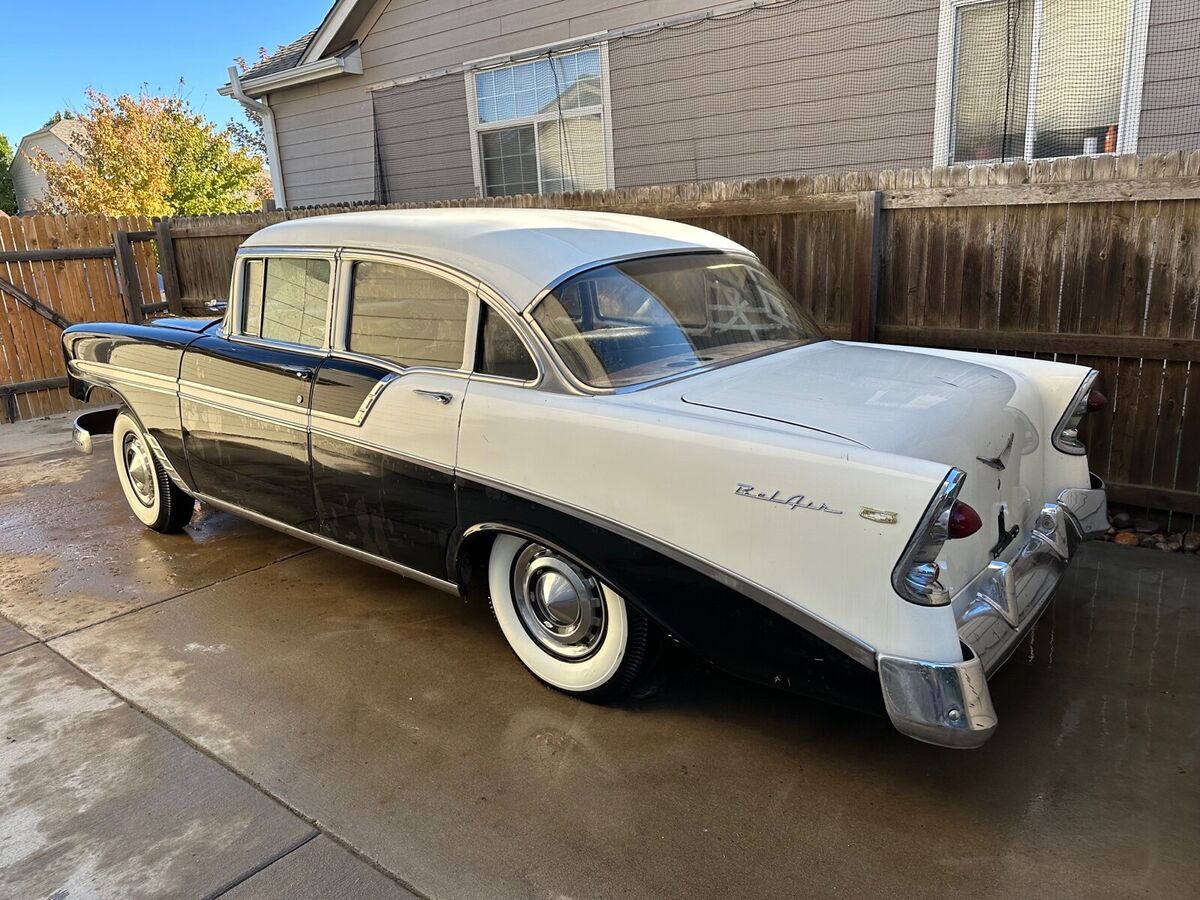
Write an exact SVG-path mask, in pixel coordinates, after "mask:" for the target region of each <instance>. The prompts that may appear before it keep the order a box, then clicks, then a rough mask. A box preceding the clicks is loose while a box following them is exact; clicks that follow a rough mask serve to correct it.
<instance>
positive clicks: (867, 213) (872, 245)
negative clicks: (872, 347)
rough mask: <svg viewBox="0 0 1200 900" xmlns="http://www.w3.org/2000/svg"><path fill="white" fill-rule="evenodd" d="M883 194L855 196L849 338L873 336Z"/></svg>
mask: <svg viewBox="0 0 1200 900" xmlns="http://www.w3.org/2000/svg"><path fill="white" fill-rule="evenodd" d="M882 200H883V194H882V193H881V192H880V191H859V192H858V193H857V194H855V196H854V294H853V297H852V304H853V305H852V306H851V309H850V340H852V341H873V340H875V312H876V309H877V308H878V304H879V215H880V209H881V208H882Z"/></svg>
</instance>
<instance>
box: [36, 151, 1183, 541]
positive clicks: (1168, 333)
mask: <svg viewBox="0 0 1200 900" xmlns="http://www.w3.org/2000/svg"><path fill="white" fill-rule="evenodd" d="M432 205H434V206H457V207H461V206H487V207H543V208H546V207H563V208H573V209H595V210H607V211H613V212H624V213H639V214H643V215H650V216H659V217H666V218H671V219H676V220H679V221H684V222H690V223H693V224H696V225H700V226H702V227H705V228H709V229H711V230H713V231H717V232H720V233H722V234H726V235H728V236H729V237H731V238H733V239H734V240H737V241H739V242H740V243H742V244H744V245H746V246H747V247H749V248H750V249H751V250H753V251H754V252H755V253H757V254H758V255H759V256H760V257H761V258H762V259H763V261H764V262H765V263H766V264H767V266H769V267H770V268H771V270H772V271H773V272H774V273H775V274H776V276H777V277H778V278H779V279H780V280H781V281H782V282H783V284H784V285H785V286H786V287H787V288H788V289H789V290H790V291H791V292H792V293H793V294H794V295H795V296H796V298H797V299H798V300H799V301H800V302H801V303H802V304H803V305H804V306H806V307H807V308H809V309H811V310H812V311H813V314H814V315H815V316H816V318H817V320H818V321H819V322H820V323H821V325H822V327H824V328H825V330H826V331H827V333H829V334H830V335H831V336H833V337H839V338H851V339H855V340H876V341H879V342H882V343H906V344H914V345H917V346H929V347H949V348H956V349H965V350H980V351H985V352H998V353H1010V354H1017V355H1022V356H1031V357H1041V358H1055V359H1060V360H1065V361H1069V362H1078V363H1080V364H1083V365H1089V366H1092V367H1094V368H1097V369H1099V370H1100V371H1101V373H1102V374H1103V377H1104V382H1105V385H1106V391H1107V393H1108V395H1109V397H1110V405H1109V407H1108V409H1107V410H1106V411H1105V412H1104V413H1103V414H1101V415H1098V416H1093V417H1091V421H1090V422H1089V424H1088V426H1087V430H1088V434H1087V435H1086V437H1087V439H1088V442H1089V448H1090V452H1091V459H1092V463H1093V466H1094V467H1095V468H1096V470H1097V471H1098V472H1099V473H1100V474H1101V475H1102V476H1104V477H1105V479H1106V480H1107V481H1108V482H1109V485H1110V489H1111V496H1112V498H1113V499H1114V500H1116V501H1118V502H1124V503H1129V504H1131V505H1135V506H1141V507H1147V508H1156V509H1163V510H1173V511H1175V512H1177V513H1180V514H1182V516H1181V518H1183V519H1184V520H1185V524H1186V519H1188V518H1190V517H1192V516H1196V515H1200V340H1198V339H1197V337H1198V336H1197V327H1196V326H1197V322H1196V320H1197V307H1198V305H1200V153H1194V154H1191V155H1181V154H1178V153H1176V154H1168V155H1164V156H1154V157H1144V158H1140V159H1139V158H1137V157H1133V156H1130V157H1119V158H1118V157H1112V156H1100V157H1094V158H1078V159H1066V160H1055V161H1052V162H1051V161H1038V162H1035V163H1032V164H1026V163H1013V164H1009V165H1005V166H970V167H967V166H963V167H953V168H940V169H933V170H902V171H887V172H879V173H873V174H862V173H847V174H843V175H829V176H815V177H806V178H784V179H774V180H763V181H757V182H744V183H739V184H721V183H708V184H685V185H676V186H670V187H645V188H623V189H616V190H610V191H595V192H584V193H579V194H566V195H556V196H541V197H539V196H520V197H500V198H486V199H464V200H458V201H449V202H445V203H438V204H432ZM409 206H412V207H416V206H420V205H418V204H413V205H408V204H392V205H391V206H389V207H387V208H406V207H409ZM354 208H356V209H371V208H383V207H379V206H375V205H366V204H364V205H358V206H356V207H354ZM346 210H347V207H345V206H341V207H336V206H335V207H314V208H305V209H293V210H287V211H282V212H271V213H256V214H249V215H244V216H218V217H200V218H174V219H170V220H163V221H159V222H156V223H155V229H156V236H157V239H158V247H159V255H160V257H161V259H162V269H163V276H164V284H165V288H166V293H167V299H168V301H169V302H170V303H171V304H172V306H175V307H178V308H183V309H185V310H187V311H190V312H194V313H200V312H202V311H204V310H205V309H206V306H205V304H207V303H208V302H209V301H211V300H212V299H214V298H224V297H225V296H226V294H227V292H228V284H229V277H230V274H231V269H232V263H233V258H234V254H235V253H236V251H237V247H238V246H239V245H240V243H241V242H242V241H243V240H244V239H245V238H246V237H247V236H248V235H250V234H252V233H253V232H255V231H257V230H258V229H260V228H262V227H265V226H266V225H269V224H272V223H274V222H278V221H282V220H284V219H292V218H300V217H306V216H313V215H322V214H326V213H334V212H345V211H346ZM136 227H138V228H141V229H142V230H143V231H145V230H146V229H147V226H146V224H145V223H142V224H139V225H138V226H136ZM136 246H137V245H135V248H136ZM118 309H120V307H118ZM55 352H57V351H55ZM797 389H802V386H799V385H798V386H797Z"/></svg>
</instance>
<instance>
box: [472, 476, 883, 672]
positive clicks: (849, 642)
mask: <svg viewBox="0 0 1200 900" xmlns="http://www.w3.org/2000/svg"><path fill="white" fill-rule="evenodd" d="M456 472H457V474H458V475H459V476H460V477H461V478H464V479H468V480H471V481H475V482H477V483H479V484H482V485H484V486H485V487H490V488H494V489H496V490H500V491H504V492H506V493H510V494H514V495H516V496H518V497H522V498H524V499H526V500H531V501H533V502H534V503H539V504H541V505H543V506H548V507H550V508H551V509H554V510H556V511H558V512H561V513H565V514H566V515H570V516H575V517H577V518H579V519H582V520H583V521H585V522H588V523H589V524H592V525H595V526H597V527H598V528H604V529H607V530H609V531H612V532H615V533H617V534H619V535H621V536H622V537H625V538H628V539H629V540H631V541H634V542H635V543H638V544H641V545H642V546H643V547H648V548H650V549H651V550H654V551H656V552H658V553H661V554H662V555H663V556H666V557H667V558H668V559H672V560H674V561H675V562H677V563H679V564H680V565H685V566H688V567H689V568H692V569H695V570H696V571H697V572H700V573H701V574H702V575H705V576H707V577H709V578H711V579H713V580H714V581H716V582H718V583H720V584H723V585H724V586H725V587H728V588H730V589H731V590H734V591H737V592H738V593H739V594H742V595H743V596H745V597H748V598H749V599H751V600H753V601H754V602H756V603H758V604H760V605H762V606H765V607H766V608H767V609H769V610H771V611H772V612H774V613H777V614H778V615H781V616H783V617H784V618H785V619H787V620H788V621H790V622H792V623H793V624H795V625H798V626H799V627H801V628H803V629H804V630H805V631H807V632H809V633H810V634H812V635H814V636H816V637H818V638H820V639H821V640H823V641H825V642H826V643H827V644H829V645H831V646H832V647H835V648H836V649H838V650H840V651H841V652H843V653H845V654H846V655H847V656H849V657H850V658H851V659H853V660H854V661H855V662H857V663H860V664H861V665H863V666H865V667H866V668H868V669H871V670H872V671H874V670H875V666H876V650H875V648H874V647H873V646H871V645H870V644H868V643H867V642H866V641H863V640H862V639H860V638H857V637H855V636H854V635H852V634H850V633H849V632H848V631H844V630H843V629H841V628H840V627H839V626H838V625H836V624H835V623H833V622H830V621H829V620H827V619H823V618H821V617H820V616H818V615H816V614H815V613H811V612H809V611H808V610H804V609H801V608H800V607H798V606H796V605H794V604H792V603H790V602H789V601H788V600H787V598H785V597H783V596H782V595H780V594H777V593H775V592H774V591H772V590H770V589H769V588H765V587H762V586H761V585H758V584H755V583H754V582H752V581H748V580H746V579H745V578H743V577H741V576H740V575H738V574H737V573H735V572H732V571H730V570H729V569H727V568H725V567H724V566H722V565H720V564H718V563H715V562H713V561H712V560H709V559H706V558H705V557H702V556H698V555H696V554H694V553H690V552H688V551H687V550H684V549H683V548H682V547H677V546H676V545H674V544H671V543H668V542H667V541H665V540H662V539H661V538H657V537H654V536H653V535H650V534H647V533H646V532H644V531H639V530H638V529H636V528H633V527H631V526H629V525H626V524H624V523H623V522H618V521H616V520H614V519H610V518H608V517H607V516H604V515H601V514H600V513H595V512H592V511H590V510H586V509H581V508H579V507H577V506H572V505H570V504H568V503H564V502H562V501H559V500H555V499H554V498H552V497H547V496H546V495H544V494H539V493H537V492H535V491H531V490H528V489H526V488H522V487H518V486H517V485H514V484H509V483H507V482H503V481H497V480H496V479H493V478H489V477H488V476H486V475H481V474H479V473H477V472H471V471H468V470H467V469H463V468H458V469H457V470H456ZM483 527H484V526H482V525H475V526H472V528H473V529H474V530H480V529H481V528H483ZM471 530H472V529H468V530H467V532H466V533H468V534H469V533H471ZM464 536H465V535H464Z"/></svg>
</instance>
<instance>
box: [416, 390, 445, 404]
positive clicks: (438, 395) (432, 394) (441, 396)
mask: <svg viewBox="0 0 1200 900" xmlns="http://www.w3.org/2000/svg"><path fill="white" fill-rule="evenodd" d="M413 393H414V394H420V395H421V396H422V397H428V398H429V399H430V400H436V401H437V402H438V403H440V404H442V405H443V406H446V405H448V404H449V403H450V401H451V400H453V399H454V395H453V394H448V393H446V392H445V391H426V390H423V389H422V388H413Z"/></svg>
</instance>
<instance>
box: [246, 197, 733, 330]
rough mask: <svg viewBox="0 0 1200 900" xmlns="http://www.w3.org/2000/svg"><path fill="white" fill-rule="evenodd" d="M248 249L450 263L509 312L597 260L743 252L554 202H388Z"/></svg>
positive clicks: (290, 227)
mask: <svg viewBox="0 0 1200 900" xmlns="http://www.w3.org/2000/svg"><path fill="white" fill-rule="evenodd" d="M243 246H244V247H246V248H254V247H355V248H358V249H364V250H382V251H388V252H392V253H404V254H407V255H411V256H416V257H420V258H422V259H428V260H431V261H433V262H436V263H441V264H442V265H446V266H450V267H451V268H454V269H457V270H459V271H461V272H464V273H466V274H468V275H471V276H473V277H475V278H478V279H479V280H480V281H482V282H483V283H484V284H486V285H488V286H489V287H491V288H492V289H493V290H494V291H496V292H497V293H499V294H500V295H501V296H502V297H504V298H505V299H506V300H508V302H509V303H511V304H512V305H513V307H515V308H516V309H517V310H524V309H525V308H526V307H528V306H529V304H530V303H532V302H533V300H534V299H535V298H536V297H537V295H538V294H539V293H541V291H542V290H543V289H544V288H546V287H547V286H549V285H550V284H552V283H553V282H555V281H558V280H559V279H560V278H562V277H563V276H564V275H566V274H568V273H570V272H573V271H576V270H578V269H580V268H585V267H588V266H591V265H595V264H599V263H602V262H604V261H606V260H611V259H618V258H622V257H628V256H635V255H648V254H655V253H671V252H687V251H694V250H726V251H740V252H743V253H745V252H749V251H747V250H746V248H744V247H742V246H741V245H740V244H737V243H734V242H733V241H731V240H729V239H727V238H723V237H721V236H720V235H718V234H714V233H713V232H711V231H705V230H704V229H702V228H696V227H694V226H692V225H681V224H679V223H678V222H671V221H668V220H666V219H652V218H648V217H646V216H627V215H618V214H615V213H596V212H581V211H575V210H562V209H491V208H489V209H470V208H452V209H411V210H409V209H397V210H380V211H373V212H354V213H339V214H337V215H332V216H313V217H311V218H307V219H292V220H290V221H287V222H280V223H278V224H276V225H271V226H269V227H267V228H264V229H262V230H261V231H258V232H256V233H255V234H252V235H251V236H250V237H249V238H248V239H247V240H246V242H245V244H244V245H243Z"/></svg>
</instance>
